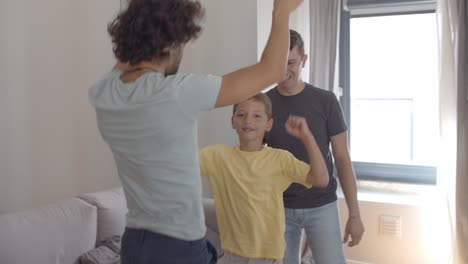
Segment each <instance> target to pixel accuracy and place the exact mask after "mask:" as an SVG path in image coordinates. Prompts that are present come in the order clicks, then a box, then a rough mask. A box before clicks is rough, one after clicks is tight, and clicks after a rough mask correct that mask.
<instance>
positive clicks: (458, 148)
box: [437, 0, 468, 263]
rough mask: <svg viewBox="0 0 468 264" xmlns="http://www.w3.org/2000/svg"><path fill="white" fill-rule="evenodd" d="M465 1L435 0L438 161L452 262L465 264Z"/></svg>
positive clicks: (467, 237) (467, 174) (467, 94)
mask: <svg viewBox="0 0 468 264" xmlns="http://www.w3.org/2000/svg"><path fill="white" fill-rule="evenodd" d="M467 9H468V6H467V3H466V0H439V1H438V6H437V12H438V14H437V15H438V26H439V44H440V45H439V48H440V51H439V55H440V67H439V69H440V125H441V126H440V127H441V130H440V132H441V143H442V144H441V152H440V154H441V164H440V166H439V170H438V183H439V185H440V186H441V187H442V189H443V190H444V191H445V194H446V197H447V205H448V208H449V213H450V215H451V219H452V220H451V223H452V231H453V232H452V237H453V242H454V243H453V244H454V245H455V247H454V249H453V263H468V251H467V250H466V249H467V248H468V192H467V191H466V190H467V189H468V164H467V163H468V156H467V155H468V124H467V123H468V122H467V120H466V119H467V118H468V83H467V78H468V59H467V57H468V55H467V52H466V50H467V44H468V43H467V30H468V28H467V21H468V19H467V13H468V12H467Z"/></svg>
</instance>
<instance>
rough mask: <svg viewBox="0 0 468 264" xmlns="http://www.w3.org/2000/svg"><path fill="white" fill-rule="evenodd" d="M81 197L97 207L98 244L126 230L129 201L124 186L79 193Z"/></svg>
mask: <svg viewBox="0 0 468 264" xmlns="http://www.w3.org/2000/svg"><path fill="white" fill-rule="evenodd" d="M78 198H79V199H82V200H84V201H85V202H87V203H89V204H91V205H94V206H96V207H97V215H98V217H97V237H96V244H97V243H99V242H101V241H104V240H106V239H108V238H110V237H112V236H115V235H117V236H122V234H123V232H124V230H125V223H126V219H125V215H126V213H127V203H126V201H125V196H124V193H123V189H122V188H115V189H111V190H107V191H102V192H95V193H85V194H80V195H78Z"/></svg>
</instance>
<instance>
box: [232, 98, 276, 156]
mask: <svg viewBox="0 0 468 264" xmlns="http://www.w3.org/2000/svg"><path fill="white" fill-rule="evenodd" d="M231 121H232V128H234V129H235V130H236V132H237V135H238V136H239V141H240V144H241V145H243V144H256V143H258V145H259V147H261V146H262V145H263V137H264V135H265V132H267V131H270V130H271V128H272V125H273V119H271V118H270V117H268V115H267V112H266V107H265V104H263V103H262V102H260V101H257V100H255V99H249V100H247V101H244V102H242V103H240V104H238V105H237V108H236V111H235V112H234V114H233V116H232V119H231Z"/></svg>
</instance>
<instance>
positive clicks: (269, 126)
mask: <svg viewBox="0 0 468 264" xmlns="http://www.w3.org/2000/svg"><path fill="white" fill-rule="evenodd" d="M272 128H273V118H270V120H268V125H267V129H266V131H267V132H270V130H271V129H272Z"/></svg>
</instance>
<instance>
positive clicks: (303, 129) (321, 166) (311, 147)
mask: <svg viewBox="0 0 468 264" xmlns="http://www.w3.org/2000/svg"><path fill="white" fill-rule="evenodd" d="M285 127H286V131H287V132H288V133H289V134H290V135H292V136H294V137H296V138H298V139H300V140H301V141H302V143H303V144H304V146H305V148H306V150H307V154H308V155H309V164H310V170H309V174H308V175H307V183H309V184H311V185H312V186H315V187H320V188H323V187H326V186H327V185H328V181H329V179H330V177H329V175H328V169H327V165H326V164H325V160H324V159H323V156H322V153H321V152H320V149H319V147H318V145H317V142H316V141H315V137H314V135H312V133H311V132H310V130H309V127H308V125H307V121H306V120H305V118H303V117H298V116H290V117H289V118H288V120H287V121H286V124H285Z"/></svg>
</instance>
